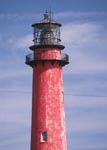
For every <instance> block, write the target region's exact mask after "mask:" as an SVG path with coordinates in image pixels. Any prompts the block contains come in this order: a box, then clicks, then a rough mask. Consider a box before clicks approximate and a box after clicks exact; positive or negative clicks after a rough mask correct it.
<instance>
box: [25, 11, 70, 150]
mask: <svg viewBox="0 0 107 150" xmlns="http://www.w3.org/2000/svg"><path fill="white" fill-rule="evenodd" d="M32 27H33V28H34V40H33V41H34V45H33V46H31V47H30V49H31V50H32V51H33V53H32V54H29V55H27V56H26V64H28V65H30V66H32V68H33V89H32V90H33V91H32V126H31V150H67V146H66V131H65V113H64V93H63V81H62V67H63V66H65V65H67V64H68V63H69V57H68V55H67V54H62V53H61V50H63V49H64V46H63V45H61V44H60V41H61V40H60V27H61V24H60V23H57V22H54V21H53V20H52V19H51V18H50V17H49V14H48V12H45V14H44V19H43V20H41V21H40V22H37V23H34V24H33V25H32Z"/></svg>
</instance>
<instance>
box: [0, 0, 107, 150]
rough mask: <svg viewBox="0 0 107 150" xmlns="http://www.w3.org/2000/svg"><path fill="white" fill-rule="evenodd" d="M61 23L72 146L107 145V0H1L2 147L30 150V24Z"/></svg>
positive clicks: (92, 149)
mask: <svg viewBox="0 0 107 150" xmlns="http://www.w3.org/2000/svg"><path fill="white" fill-rule="evenodd" d="M50 9H51V11H52V12H53V19H54V20H55V21H57V22H59V23H61V24H62V27H61V39H62V44H63V45H64V46H65V49H64V51H63V53H67V54H68V55H69V61H70V64H69V65H67V66H65V67H64V68H63V82H64V83H63V85H64V93H65V96H64V99H65V100H64V101H65V113H66V129H67V143H68V150H107V0H67V1H66V0H54V1H52V0H0V150H23V149H26V150H29V149H30V132H31V103H32V68H31V67H29V66H27V65H25V56H26V55H27V54H29V53H31V51H30V50H29V46H31V45H33V42H32V40H33V29H32V27H31V25H32V24H33V23H35V22H37V21H40V20H42V19H43V14H44V12H45V11H46V10H50Z"/></svg>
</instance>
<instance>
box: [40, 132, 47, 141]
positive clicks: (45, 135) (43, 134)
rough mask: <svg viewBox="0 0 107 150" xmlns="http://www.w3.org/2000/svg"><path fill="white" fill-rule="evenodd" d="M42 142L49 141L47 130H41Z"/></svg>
mask: <svg viewBox="0 0 107 150" xmlns="http://www.w3.org/2000/svg"><path fill="white" fill-rule="evenodd" d="M41 142H47V131H42V132H41Z"/></svg>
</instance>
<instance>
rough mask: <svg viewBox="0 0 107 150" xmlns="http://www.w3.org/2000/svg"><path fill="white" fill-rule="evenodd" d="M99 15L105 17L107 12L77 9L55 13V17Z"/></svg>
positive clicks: (90, 16)
mask: <svg viewBox="0 0 107 150" xmlns="http://www.w3.org/2000/svg"><path fill="white" fill-rule="evenodd" d="M100 17H107V12H95V11H93V12H92V11H91V12H90V11H89V12H79V11H76V12H74V11H69V12H67V11H66V12H60V13H56V14H55V18H71V19H73V18H75V19H77V18H82V19H84V18H91V19H92V18H94V19H95V18H100Z"/></svg>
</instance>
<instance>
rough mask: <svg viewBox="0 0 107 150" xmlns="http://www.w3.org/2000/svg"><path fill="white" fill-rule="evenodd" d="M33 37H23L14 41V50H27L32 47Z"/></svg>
mask: <svg viewBox="0 0 107 150" xmlns="http://www.w3.org/2000/svg"><path fill="white" fill-rule="evenodd" d="M32 40H33V35H32V34H30V35H25V36H24V37H21V38H19V39H17V40H16V41H15V45H14V47H15V48H28V47H29V46H31V45H33V42H32Z"/></svg>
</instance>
